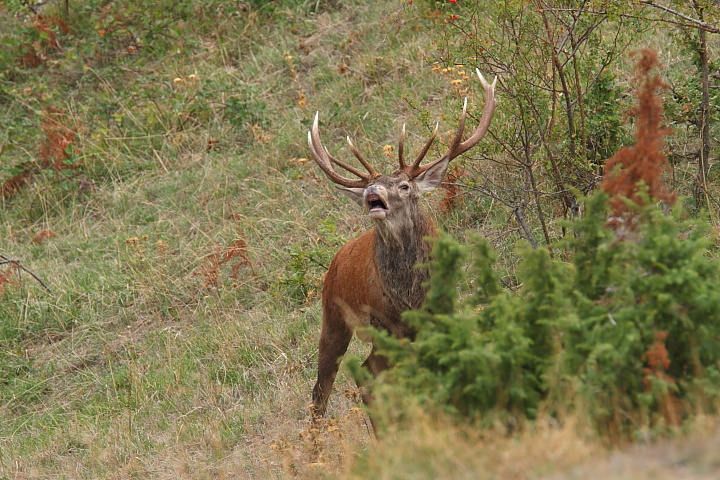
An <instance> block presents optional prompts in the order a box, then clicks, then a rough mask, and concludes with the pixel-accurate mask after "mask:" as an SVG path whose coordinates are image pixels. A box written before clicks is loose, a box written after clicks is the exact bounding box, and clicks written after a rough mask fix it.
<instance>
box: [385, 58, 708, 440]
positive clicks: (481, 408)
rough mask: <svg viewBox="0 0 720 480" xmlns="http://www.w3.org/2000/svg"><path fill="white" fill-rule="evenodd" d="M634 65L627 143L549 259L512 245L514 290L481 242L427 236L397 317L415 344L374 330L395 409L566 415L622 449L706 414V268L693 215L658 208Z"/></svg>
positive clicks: (655, 134) (654, 121)
mask: <svg viewBox="0 0 720 480" xmlns="http://www.w3.org/2000/svg"><path fill="white" fill-rule="evenodd" d="M640 57H641V58H640V59H639V61H638V66H637V71H638V74H637V77H636V81H637V82H638V83H639V87H638V90H637V92H636V95H635V96H636V98H637V102H638V107H637V108H636V110H635V114H636V124H637V132H636V141H635V145H633V146H631V147H626V148H623V149H621V150H619V151H618V152H617V154H616V155H615V156H614V157H613V158H612V159H611V160H610V161H609V162H608V163H607V167H606V172H605V176H604V179H603V184H602V186H603V188H602V189H598V190H597V191H595V192H594V193H592V194H591V195H589V196H587V197H579V204H580V206H581V208H582V210H583V211H584V212H583V215H582V216H580V217H578V218H576V219H574V220H571V221H567V222H566V227H567V228H568V229H569V232H570V234H568V235H567V237H566V238H565V240H563V241H561V242H558V243H556V244H554V245H553V248H554V249H555V255H554V257H553V255H552V254H551V251H550V250H549V248H545V247H541V248H536V249H533V248H530V247H529V246H528V245H527V244H526V246H525V248H521V250H520V252H519V255H520V257H521V258H522V266H521V268H520V272H519V278H520V281H521V287H520V288H519V289H517V291H510V290H507V289H503V288H500V284H499V281H498V280H499V279H498V274H497V273H496V271H495V270H494V269H493V265H494V261H495V254H494V252H493V249H492V247H491V246H490V244H489V242H488V241H487V240H485V239H483V238H479V237H476V238H474V239H473V240H472V241H471V242H470V246H469V247H468V246H465V245H461V244H459V243H458V242H456V241H454V240H452V239H450V238H449V237H447V236H441V237H440V238H439V239H438V240H436V241H435V243H434V248H433V254H434V257H433V260H432V262H431V269H432V271H433V274H432V277H431V280H430V285H429V287H430V291H429V294H428V297H427V301H426V304H425V305H424V307H423V309H421V310H418V311H412V312H408V313H406V316H405V318H406V319H407V320H408V321H409V322H410V323H411V324H412V325H414V326H415V327H417V329H418V335H417V338H416V341H415V342H413V343H407V342H403V341H399V340H397V339H395V338H394V337H391V336H388V335H383V334H378V335H377V339H378V342H379V343H380V345H381V351H383V352H384V354H386V355H387V356H388V357H389V358H390V359H391V361H392V362H393V363H394V365H395V366H394V368H393V369H392V370H391V371H389V372H388V374H387V378H388V380H389V382H388V383H387V384H386V385H384V386H383V387H382V388H380V387H378V388H379V392H380V394H381V395H384V398H385V399H387V401H388V402H392V404H394V405H395V407H393V411H394V412H395V414H396V413H397V410H398V409H397V404H398V401H399V400H398V397H400V398H404V399H405V400H404V401H403V402H401V404H403V403H410V402H408V399H412V400H413V401H414V402H415V403H420V404H421V405H424V406H426V407H428V408H430V407H432V408H438V409H441V410H444V411H446V412H450V413H451V414H454V415H457V416H459V418H463V419H466V418H471V419H473V420H475V421H478V422H480V423H494V422H498V421H500V422H502V423H504V424H505V425H507V426H518V425H523V424H524V423H525V422H526V421H527V420H528V419H536V418H538V417H541V416H545V417H547V416H551V417H555V418H558V419H560V420H562V419H564V418H565V415H567V414H568V413H573V414H576V415H577V417H579V418H580V419H583V420H586V421H587V422H589V423H590V424H591V425H593V426H594V427H595V428H596V429H597V430H598V432H600V433H601V434H602V435H603V436H606V438H607V437H610V438H611V439H613V440H622V439H627V438H630V437H632V436H633V435H636V434H639V433H640V434H644V435H647V434H652V433H653V432H656V431H666V429H668V428H669V427H672V426H677V425H680V424H681V423H682V422H683V421H684V420H685V419H687V418H689V417H691V416H692V415H693V414H696V413H699V412H708V411H711V410H713V409H714V408H715V407H716V406H717V401H718V400H719V399H720V387H719V386H718V385H720V322H718V312H720V292H719V291H718V289H717V283H718V280H719V279H720V265H719V264H718V262H717V261H716V260H714V259H713V258H712V255H711V253H710V251H709V247H710V246H711V243H712V238H711V235H710V233H711V227H710V225H709V224H708V222H707V221H706V220H705V219H697V218H693V219H688V218H687V216H686V215H685V214H684V212H683V211H682V209H681V208H679V207H676V208H672V209H671V208H670V207H671V205H672V203H673V202H674V196H673V195H672V194H671V192H669V191H668V189H667V187H666V185H665V183H664V181H663V178H662V173H663V170H664V167H666V165H667V162H666V160H665V157H664V156H663V155H662V153H661V152H660V149H661V148H662V145H663V141H662V140H663V138H664V135H665V134H666V133H667V132H666V131H665V130H663V129H662V128H661V114H662V108H661V106H660V103H659V100H658V96H657V95H658V91H659V89H661V88H662V87H663V83H662V82H661V81H660V80H659V78H658V77H657V76H656V75H655V73H654V70H653V68H655V67H656V58H655V55H654V54H653V53H652V52H650V51H644V52H642V53H641V55H640ZM468 251H471V253H472V263H471V267H470V269H469V278H464V277H465V274H464V271H463V268H462V265H463V263H464V262H465V258H466V256H467V255H468V253H469V252H468ZM458 285H465V287H464V288H463V289H459V288H458Z"/></svg>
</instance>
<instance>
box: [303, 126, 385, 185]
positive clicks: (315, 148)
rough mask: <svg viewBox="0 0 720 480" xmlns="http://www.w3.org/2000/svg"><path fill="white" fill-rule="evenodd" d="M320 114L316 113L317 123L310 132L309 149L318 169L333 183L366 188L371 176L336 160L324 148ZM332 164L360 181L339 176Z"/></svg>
mask: <svg viewBox="0 0 720 480" xmlns="http://www.w3.org/2000/svg"><path fill="white" fill-rule="evenodd" d="M319 114H320V112H317V113H315V121H314V122H313V126H312V128H311V129H310V131H309V132H308V147H310V154H311V155H312V158H313V160H315V163H317V165H318V167H320V169H321V170H322V171H323V172H325V175H327V176H328V178H329V179H330V180H332V181H333V182H335V183H337V184H339V185H342V186H344V187H348V188H357V187H359V188H364V187H366V186H367V184H368V183H369V182H370V178H371V176H370V174H367V173H363V172H361V171H359V170H357V169H356V168H354V167H352V166H350V165H347V164H346V163H343V162H341V161H340V160H338V159H336V158H334V157H333V156H332V155H330V153H328V151H327V149H326V148H325V147H324V146H323V144H322V142H321V141H320V133H319V131H318V117H319ZM330 162H332V163H335V164H336V165H338V166H339V167H342V168H344V169H345V170H347V171H349V172H350V173H352V174H354V175H357V176H358V177H360V179H352V178H347V177H343V176H342V175H340V174H338V173H337V172H336V171H335V169H333V167H332V164H331V163H330Z"/></svg>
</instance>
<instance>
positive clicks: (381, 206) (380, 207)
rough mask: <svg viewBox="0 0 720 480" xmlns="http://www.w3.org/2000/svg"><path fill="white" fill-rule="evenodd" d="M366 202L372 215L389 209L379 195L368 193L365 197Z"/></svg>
mask: <svg viewBox="0 0 720 480" xmlns="http://www.w3.org/2000/svg"><path fill="white" fill-rule="evenodd" d="M365 202H367V205H368V209H369V210H370V212H371V213H372V212H385V211H387V209H388V208H387V206H386V205H385V202H383V201H382V199H381V198H380V195H378V194H377V193H368V194H367V196H366V197H365Z"/></svg>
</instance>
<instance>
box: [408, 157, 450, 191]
mask: <svg viewBox="0 0 720 480" xmlns="http://www.w3.org/2000/svg"><path fill="white" fill-rule="evenodd" d="M449 164H450V157H447V158H446V159H445V160H443V161H441V162H438V163H437V164H435V165H433V166H432V167H430V168H428V169H427V170H425V171H424V172H423V173H421V174H420V175H418V176H417V177H415V184H416V185H417V186H418V191H419V192H420V193H421V194H422V193H426V192H432V191H433V190H435V189H436V188H437V187H439V186H440V184H441V183H442V181H443V178H445V173H446V172H447V169H448V165H449Z"/></svg>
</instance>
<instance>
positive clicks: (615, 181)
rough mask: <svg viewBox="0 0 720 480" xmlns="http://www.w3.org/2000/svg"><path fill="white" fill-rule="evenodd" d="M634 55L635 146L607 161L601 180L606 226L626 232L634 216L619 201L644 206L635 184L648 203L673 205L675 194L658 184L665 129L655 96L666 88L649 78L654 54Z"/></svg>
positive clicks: (654, 64) (664, 161)
mask: <svg viewBox="0 0 720 480" xmlns="http://www.w3.org/2000/svg"><path fill="white" fill-rule="evenodd" d="M634 55H639V56H640V59H639V60H638V62H637V64H636V66H635V71H636V75H635V82H636V83H637V84H641V87H639V88H638V90H637V91H636V92H635V97H636V98H637V102H638V105H637V107H635V108H634V109H633V110H632V113H633V115H634V116H636V117H637V130H636V132H635V145H633V146H631V147H623V148H621V149H620V150H618V152H617V153H616V154H615V155H614V156H613V157H612V158H610V159H609V160H608V161H607V163H606V164H605V178H604V179H603V189H604V190H605V192H607V193H608V194H610V201H609V206H610V210H611V217H612V219H611V220H610V221H609V222H608V226H609V227H611V228H616V229H617V228H619V227H620V226H622V225H625V227H626V228H628V229H630V230H633V229H634V225H635V212H634V211H632V210H631V209H629V208H628V206H627V204H626V203H625V202H624V201H623V199H629V200H631V201H633V202H634V203H637V204H643V203H644V202H643V198H642V197H641V196H640V192H641V188H642V187H641V186H640V185H639V182H642V183H644V184H645V186H646V187H647V195H649V197H650V201H657V200H659V201H663V202H666V203H669V204H672V203H674V202H675V194H674V193H673V192H672V191H670V189H669V188H668V187H667V185H666V184H665V183H664V182H663V180H662V173H663V170H664V168H665V167H666V166H667V165H668V162H667V159H666V158H665V155H663V154H662V153H661V151H660V150H661V148H662V146H663V139H664V138H665V136H666V135H668V133H669V129H667V128H660V124H661V122H662V115H663V109H662V105H661V102H660V99H659V98H658V97H657V92H658V90H660V89H662V88H667V85H666V84H665V83H664V82H663V81H662V80H661V79H660V77H659V76H657V75H653V74H652V71H653V69H655V68H657V67H659V63H658V59H657V54H656V53H655V52H653V51H652V50H642V51H640V52H634Z"/></svg>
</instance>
